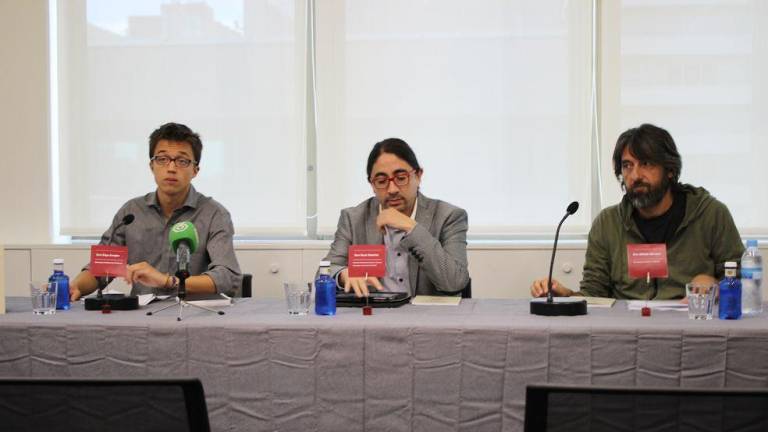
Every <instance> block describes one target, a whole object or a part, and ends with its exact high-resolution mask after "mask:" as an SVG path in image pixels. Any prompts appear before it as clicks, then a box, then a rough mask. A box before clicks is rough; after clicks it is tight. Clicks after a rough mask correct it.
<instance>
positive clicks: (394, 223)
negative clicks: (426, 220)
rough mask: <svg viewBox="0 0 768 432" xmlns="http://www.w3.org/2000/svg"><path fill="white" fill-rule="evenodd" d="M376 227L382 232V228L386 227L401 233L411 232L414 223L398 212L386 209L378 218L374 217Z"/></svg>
mask: <svg viewBox="0 0 768 432" xmlns="http://www.w3.org/2000/svg"><path fill="white" fill-rule="evenodd" d="M376 226H377V227H379V229H380V230H382V231H384V227H387V226H388V227H390V228H394V229H399V230H401V231H405V232H411V230H412V229H413V227H415V226H416V221H415V220H413V219H411V218H409V217H408V216H406V215H404V214H402V213H400V212H399V211H398V210H395V209H392V208H388V209H384V210H382V211H381V213H379V216H378V217H376Z"/></svg>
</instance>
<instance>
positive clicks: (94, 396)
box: [0, 378, 211, 432]
mask: <svg viewBox="0 0 768 432" xmlns="http://www.w3.org/2000/svg"><path fill="white" fill-rule="evenodd" d="M0 401H2V402H0V425H2V426H0V429H2V430H4V431H46V432H70V431H72V432H74V431H94V432H95V431H99V432H101V431H110V432H123V431H125V432H129V431H131V432H142V431H167V432H209V431H210V430H211V428H210V425H209V423H208V408H207V406H206V403H205V393H204V392H203V385H202V383H201V382H200V380H198V379H196V378H185V379H143V378H141V379H86V378H0Z"/></svg>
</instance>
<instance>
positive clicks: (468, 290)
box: [461, 278, 472, 299]
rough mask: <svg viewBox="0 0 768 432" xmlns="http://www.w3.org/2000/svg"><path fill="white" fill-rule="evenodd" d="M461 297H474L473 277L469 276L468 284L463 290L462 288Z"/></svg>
mask: <svg viewBox="0 0 768 432" xmlns="http://www.w3.org/2000/svg"><path fill="white" fill-rule="evenodd" d="M461 298H468V299H471V298H472V278H469V282H467V286H465V287H464V289H463V290H461Z"/></svg>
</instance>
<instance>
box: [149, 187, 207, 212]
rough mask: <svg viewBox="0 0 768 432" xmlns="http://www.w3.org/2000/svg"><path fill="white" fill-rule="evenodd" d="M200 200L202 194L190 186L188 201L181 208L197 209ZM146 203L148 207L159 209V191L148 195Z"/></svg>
mask: <svg viewBox="0 0 768 432" xmlns="http://www.w3.org/2000/svg"><path fill="white" fill-rule="evenodd" d="M199 198H200V194H199V193H197V190H195V187H194V186H192V185H189V193H188V194H187V199H186V200H184V204H182V205H181V208H184V207H189V208H197V203H198V200H199ZM145 201H146V203H147V205H148V206H150V207H154V208H157V209H159V208H160V203H159V202H158V201H157V190H155V191H154V192H152V193H149V194H147V196H146V198H145Z"/></svg>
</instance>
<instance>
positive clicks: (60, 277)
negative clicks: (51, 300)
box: [48, 258, 69, 310]
mask: <svg viewBox="0 0 768 432" xmlns="http://www.w3.org/2000/svg"><path fill="white" fill-rule="evenodd" d="M48 282H56V309H58V310H69V276H67V275H65V274H64V259H62V258H56V259H54V260H53V274H52V275H51V277H49V278H48Z"/></svg>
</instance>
